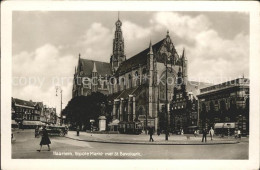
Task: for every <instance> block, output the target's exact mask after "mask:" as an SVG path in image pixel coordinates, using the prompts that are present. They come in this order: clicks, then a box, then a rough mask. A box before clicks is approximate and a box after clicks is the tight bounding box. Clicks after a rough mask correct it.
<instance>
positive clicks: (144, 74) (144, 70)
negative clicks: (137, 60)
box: [142, 68, 148, 84]
mask: <svg viewBox="0 0 260 170" xmlns="http://www.w3.org/2000/svg"><path fill="white" fill-rule="evenodd" d="M142 79H143V80H142V84H144V83H146V82H147V80H148V77H147V73H146V68H143V71H142Z"/></svg>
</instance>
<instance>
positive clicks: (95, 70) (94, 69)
mask: <svg viewBox="0 0 260 170" xmlns="http://www.w3.org/2000/svg"><path fill="white" fill-rule="evenodd" d="M92 72H93V73H96V72H97V68H96V63H95V62H94V66H93V70H92Z"/></svg>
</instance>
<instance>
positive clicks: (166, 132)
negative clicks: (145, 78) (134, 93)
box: [165, 56, 168, 140]
mask: <svg viewBox="0 0 260 170" xmlns="http://www.w3.org/2000/svg"><path fill="white" fill-rule="evenodd" d="M167 60H168V56H165V69H166V73H165V91H166V92H165V93H166V94H165V99H166V100H165V126H166V128H165V140H168V83H167V79H168V74H167V72H168V68H167Z"/></svg>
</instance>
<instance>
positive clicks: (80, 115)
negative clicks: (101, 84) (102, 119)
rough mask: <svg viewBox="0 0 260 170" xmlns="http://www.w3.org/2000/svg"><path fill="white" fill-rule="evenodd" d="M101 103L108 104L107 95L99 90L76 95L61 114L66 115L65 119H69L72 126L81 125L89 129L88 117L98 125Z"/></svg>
mask: <svg viewBox="0 0 260 170" xmlns="http://www.w3.org/2000/svg"><path fill="white" fill-rule="evenodd" d="M102 103H104V104H105V106H107V105H108V102H107V96H106V95H104V94H102V93H100V92H96V93H92V94H91V95H89V96H77V97H74V98H72V99H71V100H70V101H69V103H68V105H67V106H66V107H65V109H64V110H63V112H62V114H63V115H66V119H67V120H66V121H69V122H70V124H71V125H72V126H74V127H76V126H80V127H82V125H83V126H84V129H90V119H93V120H95V123H94V126H97V125H98V117H99V116H100V115H101V104H102ZM105 110H106V108H105Z"/></svg>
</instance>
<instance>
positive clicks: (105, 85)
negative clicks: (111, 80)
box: [103, 81, 107, 89]
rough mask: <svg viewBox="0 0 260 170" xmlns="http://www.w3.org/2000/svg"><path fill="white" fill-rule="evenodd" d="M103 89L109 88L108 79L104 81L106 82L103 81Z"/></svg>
mask: <svg viewBox="0 0 260 170" xmlns="http://www.w3.org/2000/svg"><path fill="white" fill-rule="evenodd" d="M103 89H107V81H104V83H103Z"/></svg>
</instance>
